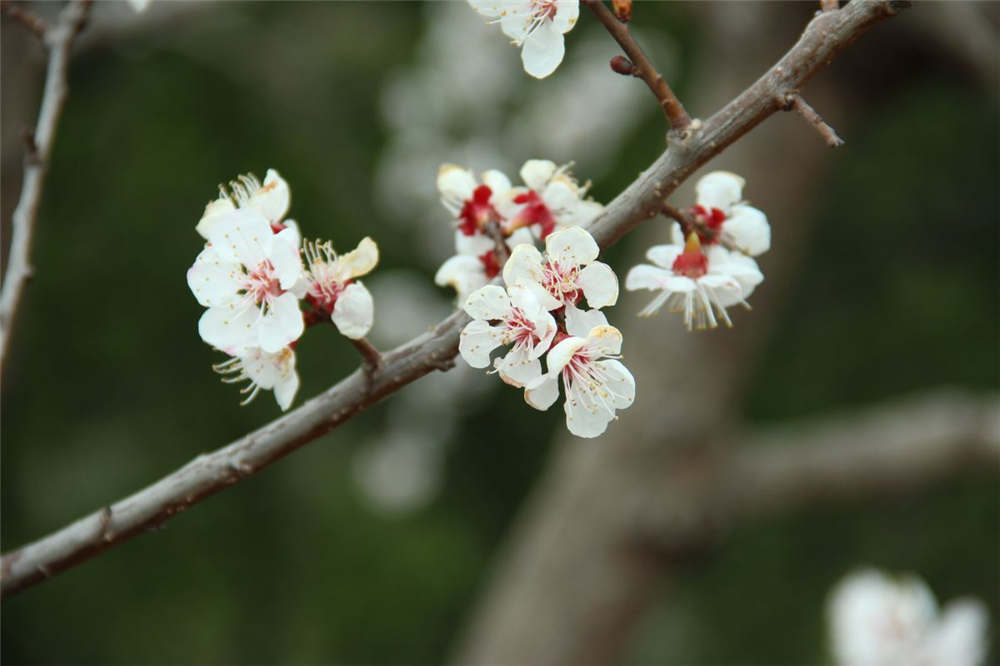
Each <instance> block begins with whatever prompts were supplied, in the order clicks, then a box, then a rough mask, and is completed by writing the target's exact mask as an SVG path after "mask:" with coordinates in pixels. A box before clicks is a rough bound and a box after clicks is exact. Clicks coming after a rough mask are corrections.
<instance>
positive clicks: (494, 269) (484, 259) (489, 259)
mask: <svg viewBox="0 0 1000 666" xmlns="http://www.w3.org/2000/svg"><path fill="white" fill-rule="evenodd" d="M479 262H480V263H481V264H482V265H483V272H484V273H486V278H487V279H488V280H492V279H493V278H495V277H496V276H497V275H499V274H500V262H499V261H497V253H496V252H495V251H493V250H489V251H487V252H483V253H482V254H481V255H479Z"/></svg>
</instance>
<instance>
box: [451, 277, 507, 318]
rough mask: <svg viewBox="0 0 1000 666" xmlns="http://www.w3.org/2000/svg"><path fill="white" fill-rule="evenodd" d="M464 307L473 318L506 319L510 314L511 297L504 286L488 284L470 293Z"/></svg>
mask: <svg viewBox="0 0 1000 666" xmlns="http://www.w3.org/2000/svg"><path fill="white" fill-rule="evenodd" d="M462 308H463V309H464V310H465V312H466V313H468V315H469V316H470V317H472V318H473V319H483V320H486V321H489V320H493V319H504V318H506V317H507V316H508V315H509V314H510V298H509V297H508V296H507V292H506V291H504V289H503V287H501V286H499V285H495V284H488V285H486V286H485V287H480V288H479V289H477V290H475V291H474V292H472V293H471V294H469V297H468V298H467V299H466V300H465V303H464V304H463V305H462Z"/></svg>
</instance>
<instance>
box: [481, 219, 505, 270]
mask: <svg viewBox="0 0 1000 666" xmlns="http://www.w3.org/2000/svg"><path fill="white" fill-rule="evenodd" d="M484 229H485V231H486V235H487V236H489V237H490V238H491V239H492V240H493V251H494V252H495V253H496V256H497V263H498V264H499V265H500V267H501V268H503V265H504V264H505V263H507V260H508V259H510V248H509V247H507V240H506V239H505V238H504V237H503V232H501V231H500V225H499V224H498V223H497V221H496V220H490V221H489V222H487V223H486V226H485V227H484Z"/></svg>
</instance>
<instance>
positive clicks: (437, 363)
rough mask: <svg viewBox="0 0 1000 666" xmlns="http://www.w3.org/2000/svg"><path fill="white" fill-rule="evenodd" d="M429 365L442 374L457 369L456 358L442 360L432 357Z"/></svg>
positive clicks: (450, 357)
mask: <svg viewBox="0 0 1000 666" xmlns="http://www.w3.org/2000/svg"><path fill="white" fill-rule="evenodd" d="M427 364H428V365H429V366H430V367H432V368H435V369H437V370H440V371H441V372H448V371H449V370H451V369H452V368H454V367H455V357H454V356H449V357H447V358H440V357H438V356H431V358H430V359H429V360H428V362H427Z"/></svg>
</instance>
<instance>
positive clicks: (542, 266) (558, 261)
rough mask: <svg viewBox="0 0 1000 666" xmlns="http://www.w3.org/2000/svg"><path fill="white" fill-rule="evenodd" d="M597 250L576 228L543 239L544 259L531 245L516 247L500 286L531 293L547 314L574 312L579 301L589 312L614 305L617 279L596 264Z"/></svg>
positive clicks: (589, 238)
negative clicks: (584, 301) (516, 286)
mask: <svg viewBox="0 0 1000 666" xmlns="http://www.w3.org/2000/svg"><path fill="white" fill-rule="evenodd" d="M599 252H600V248H599V247H598V246H597V243H596V242H595V241H594V239H593V237H591V235H590V234H589V233H587V232H586V231H585V230H584V229H582V228H580V227H570V228H569V229H563V230H561V231H557V232H555V233H552V234H550V235H549V236H548V237H547V238H546V239H545V255H544V256H543V255H542V253H541V252H539V251H538V249H537V248H536V247H535V246H534V245H519V246H518V247H516V248H515V249H514V252H513V253H512V254H511V256H510V259H508V260H507V263H506V264H505V265H504V268H503V279H504V282H505V283H506V284H507V285H508V286H509V285H514V284H524V285H525V286H527V287H528V288H530V289H532V290H533V291H534V292H535V294H536V296H537V297H538V300H539V302H540V303H541V304H542V306H543V307H545V308H546V309H547V310H555V309H558V308H560V307H563V306H567V309H569V308H575V307H576V305H577V303H578V302H579V301H580V298H581V297H584V298H586V299H587V303H588V304H589V305H590V307H592V308H602V307H605V306H608V305H614V304H615V303H616V302H617V301H618V277H617V276H616V275H615V272H614V271H613V270H611V267H610V266H608V265H607V264H605V263H603V262H600V261H596V259H597V255H598V254H599Z"/></svg>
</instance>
